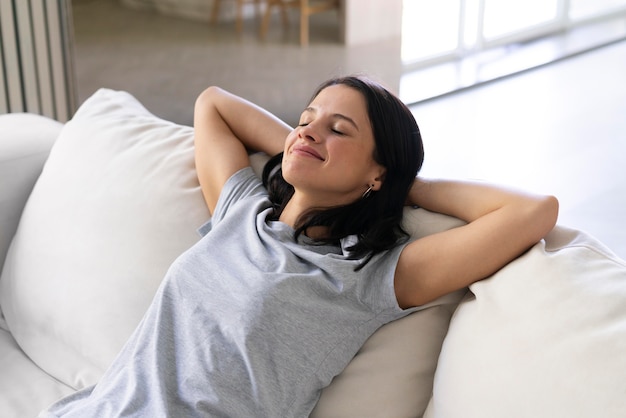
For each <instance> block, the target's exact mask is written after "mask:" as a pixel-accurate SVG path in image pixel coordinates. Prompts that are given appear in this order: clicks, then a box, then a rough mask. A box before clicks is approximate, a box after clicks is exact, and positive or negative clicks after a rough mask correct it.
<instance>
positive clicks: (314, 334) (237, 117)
mask: <svg viewBox="0 0 626 418" xmlns="http://www.w3.org/2000/svg"><path fill="white" fill-rule="evenodd" d="M195 147H196V169H197V173H198V179H199V180H200V185H201V188H202V192H203V194H204V197H205V200H206V203H207V205H208V207H209V209H210V211H211V213H212V215H213V216H212V219H211V222H210V223H209V225H208V226H207V227H206V228H205V231H206V232H207V233H206V235H205V236H204V237H203V238H202V239H201V240H200V241H199V242H198V243H197V244H196V245H195V246H194V247H192V248H191V249H189V250H188V251H187V252H186V253H185V254H183V255H181V257H179V259H178V260H177V261H176V262H175V263H174V264H173V265H172V267H171V268H170V270H169V271H168V274H167V276H166V278H165V280H164V281H163V284H162V286H161V287H160V289H159V291H158V292H157V295H156V296H155V299H154V301H153V303H152V305H151V307H150V309H149V310H148V312H147V314H146V316H145V318H144V320H143V321H142V323H141V324H140V326H139V327H138V329H137V330H136V331H135V333H134V334H133V336H132V337H131V339H130V340H129V342H128V343H127V344H126V346H125V347H124V349H123V350H122V352H121V353H120V355H119V357H118V358H117V359H116V360H115V362H114V363H113V365H112V366H111V367H110V369H109V370H108V371H107V372H106V374H105V376H104V377H103V378H102V380H101V381H100V383H98V385H97V386H95V387H93V388H88V389H86V390H83V391H81V392H78V393H77V394H75V395H73V396H71V397H69V398H66V399H65V400H62V401H61V402H59V403H57V404H56V405H54V406H53V407H52V408H51V410H50V411H49V413H48V415H44V416H63V417H91V416H98V417H108V416H137V417H145V416H172V417H174V416H176V417H179V416H181V417H182V416H184V417H196V416H197V417H306V416H307V415H308V414H309V412H310V411H311V410H312V408H313V407H314V405H315V403H316V401H317V398H318V396H319V392H320V390H321V389H322V388H323V387H324V386H326V385H328V384H329V383H330V381H331V379H332V378H333V376H335V375H337V374H338V373H339V372H341V370H342V369H343V368H344V367H345V366H346V364H347V363H348V362H349V361H350V359H351V358H352V357H353V356H354V354H355V353H356V352H357V350H358V349H359V348H360V346H361V345H362V344H363V342H364V341H365V340H366V339H367V338H368V337H369V336H370V335H371V334H372V333H373V332H374V331H375V330H376V329H377V328H379V327H380V326H381V325H383V324H385V323H387V322H389V321H392V320H394V319H398V318H400V317H402V316H405V315H407V314H408V313H410V312H414V311H415V310H418V309H420V308H419V307H420V306H424V304H426V303H428V302H430V301H433V300H434V299H436V298H438V297H439V296H441V295H444V294H446V293H449V292H451V291H454V290H457V289H460V288H463V287H466V286H468V285H469V284H471V283H473V282H475V281H477V280H480V279H483V278H485V277H487V276H489V275H491V274H492V273H494V272H495V271H497V270H498V269H499V268H501V267H502V266H504V265H505V264H506V263H508V262H509V261H511V260H512V259H514V258H515V257H517V256H518V255H519V254H521V253H522V252H523V251H525V250H526V249H527V248H529V247H530V246H531V245H533V244H534V243H535V242H537V241H538V240H540V239H541V238H542V237H543V236H544V235H545V234H546V233H547V232H549V231H550V230H551V229H552V227H553V226H554V224H555V222H556V217H557V210H558V208H557V206H558V205H557V201H556V199H554V198H553V197H549V196H535V195H530V194H524V193H519V192H514V191H510V190H506V189H502V188H497V187H493V186H488V185H485V184H480V183H469V182H450V181H435V180H425V179H422V178H419V177H417V178H416V175H417V172H418V171H419V168H420V167H421V163H422V159H423V151H422V144H421V138H420V134H419V130H418V128H417V124H416V123H415V120H414V119H413V117H412V115H411V113H410V111H409V110H408V109H407V108H406V106H404V105H403V104H402V103H401V102H400V101H399V100H398V99H397V98H396V97H394V96H393V95H392V94H390V93H389V92H388V91H386V90H385V89H384V88H382V87H381V86H379V85H378V84H376V83H374V82H372V81H369V80H367V79H364V78H358V77H345V78H338V79H333V80H330V81H328V82H327V83H325V84H323V85H322V86H321V87H320V89H319V90H318V92H317V93H316V94H315V95H314V96H313V99H312V100H311V102H310V104H309V105H308V106H307V108H306V109H305V110H304V112H303V113H302V116H301V119H300V123H299V124H298V126H297V127H296V128H295V129H291V128H290V127H289V126H287V125H285V124H284V123H283V122H281V121H280V120H278V119H276V118H275V117H274V116H272V115H271V114H269V113H267V112H265V111H264V110H262V109H260V108H258V107H256V106H255V105H253V104H251V103H249V102H247V101H245V100H243V99H241V98H239V97H236V96H234V95H232V94H229V93H227V92H225V91H223V90H221V89H219V88H216V87H211V88H208V89H207V90H205V91H204V92H203V93H202V94H201V95H200V96H199V98H198V100H197V102H196V109H195ZM250 149H252V150H257V151H263V152H265V153H267V154H269V155H272V156H274V157H273V158H272V159H271V160H270V161H269V162H268V164H267V166H266V167H265V171H264V175H263V180H264V181H263V183H262V182H261V180H259V179H258V178H256V176H255V175H254V173H253V172H252V170H251V168H250V167H249V166H250V162H249V159H248V150H250ZM405 204H410V205H419V206H421V207H423V208H426V209H428V210H432V211H435V212H441V213H445V214H449V215H452V216H455V217H458V218H461V219H463V220H465V221H467V225H465V226H462V227H459V228H455V229H453V230H450V231H446V232H442V233H439V234H435V235H431V236H428V237H425V238H421V239H418V240H413V241H411V240H409V239H408V238H407V237H406V234H405V233H404V232H403V231H402V229H401V227H400V221H401V216H402V209H403V206H404V205H405Z"/></svg>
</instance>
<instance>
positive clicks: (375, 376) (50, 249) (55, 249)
mask: <svg viewBox="0 0 626 418" xmlns="http://www.w3.org/2000/svg"><path fill="white" fill-rule="evenodd" d="M264 161H265V159H264V158H263V157H262V156H259V155H255V156H254V158H253V166H254V167H255V169H256V170H257V172H258V171H259V169H260V167H261V166H262V164H263V162H264ZM208 216H209V214H208V211H207V209H206V206H205V204H204V201H203V199H202V196H201V192H200V188H199V185H198V181H197V178H196V175H195V169H194V161H193V130H192V128H190V127H185V126H179V125H175V124H173V123H170V122H167V121H164V120H161V119H159V118H157V117H155V116H153V115H152V114H150V113H149V112H148V111H147V110H146V109H145V108H144V107H143V106H142V105H141V104H140V103H139V102H138V101H137V100H135V99H134V98H133V97H132V96H131V95H129V94H128V93H125V92H115V91H111V90H106V89H103V90H100V91H98V92H96V93H95V94H94V95H93V96H92V97H91V98H89V99H88V100H87V101H86V102H85V103H84V104H83V105H82V106H81V107H80V109H79V110H78V112H77V113H76V115H75V116H74V117H73V119H72V120H71V121H70V122H68V123H67V124H66V126H65V127H64V128H63V130H62V132H61V134H60V136H59V138H58V140H57V142H56V144H55V145H54V148H53V150H52V152H51V154H50V157H49V159H48V161H47V163H46V166H45V168H44V170H43V172H42V174H41V176H40V178H39V180H38V182H37V184H36V186H35V188H34V190H33V193H32V195H31V196H30V199H29V201H28V203H27V206H26V208H25V210H24V213H23V216H22V220H21V224H20V227H19V229H18V232H17V234H16V237H15V239H14V242H13V244H12V248H11V251H10V254H9V256H8V258H7V263H6V266H5V269H4V271H3V275H2V280H1V281H0V289H1V292H2V293H1V295H2V304H3V306H4V308H5V313H6V318H7V322H8V325H9V328H10V329H11V331H12V332H13V334H14V336H15V339H16V340H17V342H18V343H19V345H20V346H21V347H22V348H23V350H24V351H25V352H26V353H27V354H28V355H29V356H30V357H31V358H32V359H33V360H34V361H35V362H36V363H37V364H38V365H39V366H40V367H41V368H42V369H44V370H45V371H46V372H48V373H50V374H51V375H52V376H54V377H55V378H57V379H59V380H61V381H62V382H65V383H66V384H68V385H70V386H72V387H74V388H81V387H84V386H86V385H89V384H92V383H95V382H96V381H97V380H98V378H99V377H100V376H101V374H102V372H103V371H104V370H105V368H106V367H107V366H108V364H110V362H111V361H112V360H113V358H114V356H115V354H116V353H117V351H118V350H119V349H120V348H121V346H122V345H123V343H124V341H125V340H126V339H127V338H128V336H129V335H130V333H131V332H132V330H133V329H134V327H135V326H136V325H137V323H138V322H139V321H140V319H141V317H142V315H143V313H144V311H145V310H146V308H147V306H148V304H149V303H150V300H151V298H152V296H153V294H154V292H155V290H156V288H157V287H158V285H159V283H160V281H161V279H162V277H163V276H164V274H165V271H166V269H167V268H168V266H169V264H170V263H171V262H172V261H173V259H174V258H175V257H176V256H177V255H178V254H180V253H181V252H182V251H184V250H185V249H186V248H188V247H189V246H191V245H192V244H193V243H194V242H195V241H196V240H197V239H198V235H197V234H196V228H197V227H199V226H200V225H201V224H203V223H204V222H205V221H206V219H207V217H208ZM460 224H461V222H460V221H458V220H456V219H452V218H449V217H445V216H443V215H436V214H432V213H428V212H426V211H424V210H421V209H407V211H406V228H407V229H408V230H409V231H410V232H411V233H412V234H413V235H415V236H420V235H425V234H429V233H432V232H436V231H439V230H443V229H448V228H452V227H455V226H458V225H460ZM462 295H463V292H457V293H455V294H452V295H450V296H448V297H445V298H442V299H440V300H439V301H437V302H435V303H433V304H432V307H431V308H429V309H426V310H424V311H420V312H418V313H415V314H412V315H409V316H408V317H406V318H404V319H402V320H401V321H397V322H396V323H393V324H389V325H387V326H385V327H383V328H381V329H380V330H379V331H378V332H377V333H376V334H374V335H373V336H372V338H370V340H368V341H367V342H366V344H365V346H364V347H363V349H362V350H361V352H360V353H359V354H358V355H357V357H356V358H355V360H354V361H353V362H352V363H351V364H350V365H349V366H348V367H347V368H346V370H345V371H344V372H343V373H342V374H341V375H339V376H338V377H337V378H336V379H335V380H334V381H333V382H332V383H331V385H330V386H329V387H328V388H327V389H326V390H325V391H324V392H323V394H322V397H321V399H320V402H319V404H318V409H316V411H315V412H314V415H315V414H317V415H316V416H334V417H342V416H355V413H357V412H358V411H362V413H361V412H358V413H357V415H360V416H394V417H400V416H407V417H410V416H414V417H417V416H420V415H421V413H422V411H423V410H424V409H425V408H426V404H427V401H428V399H429V398H430V394H431V390H432V380H433V374H434V369H435V365H436V362H437V356H438V353H439V350H440V346H441V344H442V341H443V337H444V335H445V331H446V329H447V326H448V321H449V318H450V316H451V313H452V311H453V310H454V308H455V307H456V305H457V303H458V301H459V300H460V298H461V297H462Z"/></svg>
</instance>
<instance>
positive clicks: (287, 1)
mask: <svg viewBox="0 0 626 418" xmlns="http://www.w3.org/2000/svg"><path fill="white" fill-rule="evenodd" d="M275 6H278V7H280V12H281V15H282V20H283V25H284V26H287V25H288V24H289V19H288V16H287V8H297V9H300V45H301V46H307V45H308V44H309V16H311V15H312V14H315V13H320V12H325V11H327V10H332V9H337V10H339V0H267V6H266V9H265V13H264V15H263V21H262V22H261V32H260V36H261V39H265V36H266V35H267V30H268V28H269V23H270V18H271V14H272V9H273V8H274V7H275Z"/></svg>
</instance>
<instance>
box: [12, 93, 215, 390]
mask: <svg viewBox="0 0 626 418" xmlns="http://www.w3.org/2000/svg"><path fill="white" fill-rule="evenodd" d="M208 216H209V213H208V210H207V209H206V205H205V204H204V201H203V199H202V196H201V193H200V188H199V185H198V182H197V178H196V175H195V170H194V159H193V129H192V128H190V127H185V126H179V125H176V124H173V123H170V122H167V121H164V120H161V119H159V118H157V117H155V116H153V115H152V114H150V113H149V112H148V111H147V110H146V109H145V108H144V107H143V106H142V105H141V104H139V102H137V101H136V100H135V99H134V98H133V97H132V96H131V95H129V94H127V93H124V92H114V91H111V90H104V89H103V90H99V91H98V92H96V93H95V94H94V95H93V96H92V97H91V98H89V99H88V100H87V101H85V103H84V104H83V105H82V106H81V107H80V109H79V110H78V111H77V113H76V115H75V116H74V118H73V119H72V120H71V121H70V122H68V123H67V124H66V125H65V126H64V127H63V129H62V131H61V133H60V135H59V138H58V139H57V141H56V143H55V145H54V147H53V149H52V151H51V153H50V157H49V158H48V161H47V163H46V165H45V167H44V169H43V171H42V174H41V176H40V177H39V179H38V181H37V183H36V185H35V187H34V189H33V192H32V194H31V196H30V198H29V200H28V202H27V204H26V207H25V209H24V212H23V215H22V218H21V222H20V225H19V228H18V231H17V233H16V236H15V239H14V240H13V243H12V247H11V249H10V252H9V255H8V257H7V260H6V263H5V268H4V271H3V275H2V280H1V281H0V286H1V288H0V289H1V292H0V295H1V297H2V301H1V302H2V307H3V311H4V315H5V317H6V321H7V324H8V326H9V328H10V330H11V332H12V334H13V336H14V337H15V339H16V341H17V342H18V344H19V345H20V347H21V348H22V349H23V350H24V352H26V354H27V355H28V356H29V357H30V358H31V359H33V361H34V362H35V363H37V364H38V365H39V366H40V367H41V368H42V369H44V370H45V371H47V372H48V373H49V374H51V375H52V376H54V377H56V378H57V379H59V380H61V381H62V382H64V383H66V384H68V385H70V386H72V387H74V388H81V387H84V386H85V385H89V384H92V383H94V382H96V381H97V379H98V378H99V377H100V376H101V374H102V372H103V371H104V370H105V369H106V367H107V366H108V365H109V364H110V362H111V361H112V359H113V358H114V356H115V355H116V353H117V352H118V351H119V349H120V348H121V346H122V344H123V343H124V342H125V341H126V339H127V338H128V337H129V335H130V333H131V332H132V331H133V329H134V328H135V326H136V325H137V324H138V322H139V320H140V319H141V317H142V316H143V314H144V312H145V310H146V308H147V307H148V305H149V303H150V301H151V299H152V297H153V294H154V292H155V291H156V288H157V287H158V285H159V283H160V281H161V279H162V277H163V275H164V274H165V271H166V269H167V268H168V267H169V265H170V263H171V262H172V261H173V260H174V259H175V258H176V257H177V256H178V255H179V254H180V253H181V252H182V251H184V250H185V249H186V248H188V247H189V246H191V245H192V244H193V243H194V242H195V241H196V240H197V239H198V238H199V237H198V235H197V233H196V228H197V227H198V226H199V225H200V224H201V223H203V222H204V221H205V220H206V219H208Z"/></svg>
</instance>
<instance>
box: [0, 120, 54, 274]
mask: <svg viewBox="0 0 626 418" xmlns="http://www.w3.org/2000/svg"><path fill="white" fill-rule="evenodd" d="M62 127H63V125H62V124H60V123H59V122H56V121H54V120H52V119H48V118H46V117H43V116H38V115H31V114H26V113H12V114H6V115H0V179H2V181H1V182H0V271H2V265H3V263H4V258H5V256H6V252H7V250H8V249H9V244H10V243H11V239H12V238H13V234H14V233H15V230H16V229H17V224H18V222H19V219H20V216H21V214H22V210H23V209H24V204H25V203H26V199H28V195H29V194H30V192H31V190H32V188H33V185H34V184H35V181H36V180H37V177H38V176H39V174H40V173H41V168H42V167H43V164H44V162H45V161H46V158H48V153H49V152H50V148H52V144H54V140H55V139H56V137H57V136H58V135H59V132H60V131H61V128H62Z"/></svg>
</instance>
